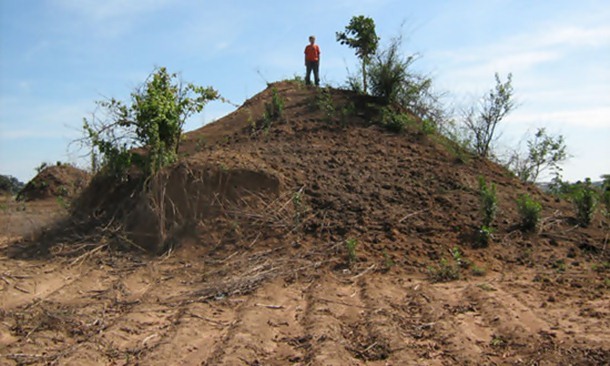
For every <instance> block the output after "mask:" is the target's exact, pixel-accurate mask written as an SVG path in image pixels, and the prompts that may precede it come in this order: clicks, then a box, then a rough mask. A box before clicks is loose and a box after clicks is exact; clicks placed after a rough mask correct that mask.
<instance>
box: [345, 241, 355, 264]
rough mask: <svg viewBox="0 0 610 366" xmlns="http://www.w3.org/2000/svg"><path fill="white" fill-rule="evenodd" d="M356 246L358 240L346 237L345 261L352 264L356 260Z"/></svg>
mask: <svg viewBox="0 0 610 366" xmlns="http://www.w3.org/2000/svg"><path fill="white" fill-rule="evenodd" d="M356 247H358V241H357V240H356V239H354V238H350V239H347V240H346V241H345V249H346V250H347V262H348V263H349V264H352V263H354V262H356V261H357V260H358V256H357V255H356Z"/></svg>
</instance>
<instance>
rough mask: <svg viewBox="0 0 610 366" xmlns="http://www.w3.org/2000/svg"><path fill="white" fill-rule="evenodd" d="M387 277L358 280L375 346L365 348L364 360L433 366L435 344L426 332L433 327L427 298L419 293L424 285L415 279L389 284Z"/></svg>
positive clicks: (377, 276) (372, 276)
mask: <svg viewBox="0 0 610 366" xmlns="http://www.w3.org/2000/svg"><path fill="white" fill-rule="evenodd" d="M384 276H386V275H385V274H377V273H375V274H371V275H368V276H363V277H362V278H361V279H359V280H358V281H357V284H358V288H359V289H360V296H361V298H362V301H363V302H364V303H365V304H366V306H367V308H369V309H370V310H367V313H366V316H365V319H366V328H367V332H368V334H369V337H370V340H369V343H371V344H370V345H368V346H367V347H364V348H363V349H365V350H368V351H367V352H369V353H364V354H363V355H362V356H363V358H364V359H365V360H367V361H370V360H379V361H381V360H385V362H389V363H390V364H394V363H396V364H412V365H421V364H430V362H431V360H430V358H431V357H430V355H431V354H430V347H431V343H430V340H429V337H428V336H426V332H425V330H427V329H430V328H431V327H432V326H433V324H431V323H430V322H429V319H428V314H426V312H427V311H426V305H425V304H426V301H425V298H423V297H421V295H420V294H419V293H418V292H417V289H418V288H419V286H421V282H420V281H419V280H417V279H411V278H408V279H405V280H400V281H391V282H389V281H387V279H386V278H384ZM386 277H387V276H386ZM414 288H415V289H416V290H414ZM422 305H423V306H422ZM406 360H409V361H408V362H407V363H405V362H406Z"/></svg>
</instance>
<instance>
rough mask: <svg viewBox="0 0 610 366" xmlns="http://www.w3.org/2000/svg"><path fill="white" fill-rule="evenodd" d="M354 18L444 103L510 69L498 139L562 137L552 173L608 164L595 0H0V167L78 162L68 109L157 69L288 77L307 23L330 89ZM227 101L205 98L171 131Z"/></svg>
mask: <svg viewBox="0 0 610 366" xmlns="http://www.w3.org/2000/svg"><path fill="white" fill-rule="evenodd" d="M355 15H365V16H368V17H371V18H373V19H374V21H375V24H376V30H377V34H378V36H380V38H381V41H380V44H381V46H382V47H383V45H384V44H387V42H389V41H390V40H391V39H392V38H393V37H396V36H397V35H400V34H402V36H403V47H402V48H403V52H404V54H405V56H408V55H412V54H417V55H418V57H419V58H418V60H417V62H416V63H415V64H414V65H413V68H414V71H417V72H420V73H422V74H425V75H428V76H430V77H431V78H432V80H433V85H434V88H435V90H436V91H438V92H439V93H443V95H444V98H443V100H442V101H443V103H445V105H446V106H447V108H448V109H454V110H459V109H461V108H463V107H465V106H468V105H472V104H474V103H476V102H477V99H478V98H479V97H481V96H482V95H483V94H485V93H486V92H487V91H488V90H490V89H491V88H493V86H494V85H495V79H494V74H495V73H496V72H497V73H498V74H499V75H500V77H501V78H502V79H503V80H505V79H506V76H507V75H508V73H512V75H513V81H512V84H513V87H514V93H515V94H514V95H515V100H516V101H517V105H518V108H517V109H516V110H515V111H514V112H513V113H512V114H510V115H509V116H508V117H506V118H505V120H503V121H502V122H501V131H500V132H501V137H500V139H499V141H498V148H499V149H500V150H501V149H503V148H516V147H518V146H522V147H524V141H525V137H524V136H528V134H529V135H532V134H533V133H534V132H535V130H536V129H537V128H541V127H544V128H546V130H547V132H549V133H551V134H554V135H559V134H561V135H563V136H564V137H565V139H566V145H567V147H568V152H569V154H570V159H569V160H568V161H567V162H566V163H564V164H563V165H562V166H563V169H564V170H563V177H564V179H567V180H570V181H576V180H582V179H584V178H585V177H591V178H592V179H593V180H596V179H598V178H599V176H600V175H601V174H607V173H610V2H608V1H607V0H600V1H590V0H578V1H575V0H555V1H545V0H537V1H531V0H460V1H449V0H445V1H441V0H421V1H420V0H412V1H404V0H360V1H358V0H334V1H328V0H309V1H306V2H296V1H286V0H281V1H279V0H267V1H265V0H260V1H249V0H223V1H207V0H129V1H125V0H105V1H99V0H25V1H17V0H0V174H4V175H12V176H14V177H16V178H18V179H19V180H21V181H24V182H27V181H28V180H29V179H31V178H32V177H33V176H34V175H35V174H36V171H35V168H36V167H37V166H39V165H40V164H41V163H43V162H47V163H55V162H56V161H62V162H69V163H73V164H76V165H78V166H81V167H83V168H86V167H87V159H86V158H83V155H85V154H86V151H84V150H83V149H79V148H78V147H79V145H78V144H75V143H72V142H73V141H75V140H77V139H78V138H80V137H82V136H83V134H82V121H83V118H85V117H88V116H90V115H91V113H92V112H94V111H95V109H96V104H95V101H99V100H104V99H106V98H111V97H113V98H116V99H120V100H124V101H127V100H128V99H129V95H130V93H131V92H132V91H133V90H134V88H136V87H138V86H139V85H141V84H142V83H143V82H144V81H145V79H146V77H147V76H148V75H149V74H150V73H151V72H152V71H153V70H154V68H155V67H158V66H165V67H167V68H168V70H169V71H170V72H178V73H180V74H181V77H182V79H184V80H185V81H188V82H193V83H195V84H198V85H202V86H212V87H214V88H215V89H217V90H218V91H219V92H220V93H221V94H222V95H223V97H225V98H227V99H229V100H230V101H232V102H233V103H236V104H242V103H243V102H244V101H245V100H246V99H247V98H250V97H252V96H253V95H255V94H257V93H258V92H260V91H262V90H263V89H265V87H266V83H267V82H273V81H278V80H282V79H287V78H293V77H294V76H295V75H301V76H302V75H303V74H304V71H305V70H304V65H303V50H304V48H305V46H306V45H307V42H308V41H307V38H308V36H309V35H315V36H316V37H317V43H318V44H319V46H320V48H321V52H322V54H321V63H320V73H321V78H322V84H327V85H331V86H335V87H339V86H343V85H345V80H346V76H347V74H348V70H350V72H352V73H353V72H355V71H356V70H357V68H358V60H357V58H356V57H355V55H354V53H353V50H352V49H350V48H348V47H347V46H343V45H340V44H339V43H337V42H336V40H335V33H336V32H337V31H342V30H344V28H345V26H346V25H347V24H348V22H349V20H350V18H351V17H352V16H355ZM234 109H235V107H234V106H232V105H230V104H223V103H220V102H213V103H210V104H209V105H208V106H206V108H205V110H204V111H203V113H201V114H199V115H196V116H194V117H192V118H191V119H189V121H188V122H187V124H186V126H185V128H186V130H193V129H196V128H199V127H201V126H203V125H204V124H206V123H209V122H211V121H214V120H216V119H218V118H220V117H222V116H223V115H226V114H227V113H229V112H231V111H232V110H234Z"/></svg>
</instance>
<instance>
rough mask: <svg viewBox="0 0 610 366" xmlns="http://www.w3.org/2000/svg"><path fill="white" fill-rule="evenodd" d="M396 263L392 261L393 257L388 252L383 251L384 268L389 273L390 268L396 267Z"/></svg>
mask: <svg viewBox="0 0 610 366" xmlns="http://www.w3.org/2000/svg"><path fill="white" fill-rule="evenodd" d="M395 265H396V263H395V262H394V261H393V260H392V257H390V255H389V254H388V252H387V251H386V250H384V251H383V268H384V269H385V270H386V271H388V270H389V269H390V268H392V267H394V266H395Z"/></svg>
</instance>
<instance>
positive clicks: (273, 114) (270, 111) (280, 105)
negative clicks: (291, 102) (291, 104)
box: [265, 87, 284, 119]
mask: <svg viewBox="0 0 610 366" xmlns="http://www.w3.org/2000/svg"><path fill="white" fill-rule="evenodd" d="M265 113H266V115H267V117H268V118H270V119H279V118H282V115H283V113H284V98H282V96H281V95H280V93H279V92H278V90H277V88H275V87H274V88H273V89H271V103H266V104H265Z"/></svg>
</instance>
